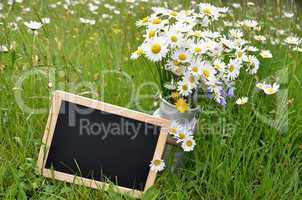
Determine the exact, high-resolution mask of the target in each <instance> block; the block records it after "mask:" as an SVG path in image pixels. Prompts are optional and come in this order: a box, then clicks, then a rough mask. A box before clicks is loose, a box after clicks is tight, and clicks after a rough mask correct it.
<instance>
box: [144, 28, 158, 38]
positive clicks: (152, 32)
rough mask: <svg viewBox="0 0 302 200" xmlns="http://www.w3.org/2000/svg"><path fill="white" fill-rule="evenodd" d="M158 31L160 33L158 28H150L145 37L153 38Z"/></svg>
mask: <svg viewBox="0 0 302 200" xmlns="http://www.w3.org/2000/svg"><path fill="white" fill-rule="evenodd" d="M157 33H158V30H157V29H148V30H147V31H146V34H145V35H144V38H147V39H151V38H153V37H156V36H157Z"/></svg>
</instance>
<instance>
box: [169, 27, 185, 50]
mask: <svg viewBox="0 0 302 200" xmlns="http://www.w3.org/2000/svg"><path fill="white" fill-rule="evenodd" d="M167 39H168V40H169V44H170V45H171V46H172V47H175V46H179V45H180V44H181V43H182V40H183V37H182V35H181V33H180V32H178V31H176V30H174V29H170V30H169V31H168V32H167Z"/></svg>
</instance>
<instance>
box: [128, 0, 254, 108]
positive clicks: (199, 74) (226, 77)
mask: <svg viewBox="0 0 302 200" xmlns="http://www.w3.org/2000/svg"><path fill="white" fill-rule="evenodd" d="M153 11H154V13H153V14H152V15H151V16H148V17H146V18H144V19H142V20H139V21H138V22H137V26H138V27H144V28H145V29H146V32H145V34H144V38H145V40H144V41H143V43H142V44H141V45H140V46H139V47H138V48H137V50H136V51H135V52H134V53H132V55H131V58H132V59H137V58H139V57H141V56H144V57H146V58H147V59H148V60H150V61H152V62H154V63H155V65H156V68H157V70H158V73H159V76H160V86H161V90H162V96H163V98H165V99H166V100H168V101H169V102H171V103H173V104H175V105H176V108H177V109H178V110H179V112H186V111H187V110H188V108H190V107H194V106H196V104H197V103H198V102H196V101H194V98H193V96H194V94H199V93H203V94H205V95H206V96H207V97H209V98H212V99H214V100H215V101H216V102H218V103H220V104H222V105H224V104H226V97H228V96H233V91H234V83H233V82H234V80H235V79H236V78H237V77H238V76H239V73H240V71H242V70H241V69H242V68H244V70H243V71H245V72H248V73H250V74H251V75H254V74H256V72H257V70H258V68H259V60H258V59H257V58H256V57H255V56H254V55H253V54H252V53H253V50H254V47H252V46H248V42H247V41H246V40H245V39H243V36H244V33H243V32H242V31H241V30H239V29H231V30H230V31H229V32H228V33H223V32H221V31H220V32H219V31H216V30H215V22H216V21H218V20H219V18H221V17H223V16H225V15H226V13H227V12H228V8H218V7H215V6H213V5H211V4H208V3H201V4H199V6H198V8H197V9H195V10H194V9H192V10H181V11H179V12H177V11H174V10H170V9H167V8H153ZM243 23H244V24H243V25H246V27H247V28H249V29H256V28H257V22H256V21H253V20H247V21H243Z"/></svg>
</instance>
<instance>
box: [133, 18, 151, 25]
mask: <svg viewBox="0 0 302 200" xmlns="http://www.w3.org/2000/svg"><path fill="white" fill-rule="evenodd" d="M148 22H149V17H145V18H143V19H141V20H138V21H137V22H136V23H135V25H136V26H137V27H142V26H147V25H148Z"/></svg>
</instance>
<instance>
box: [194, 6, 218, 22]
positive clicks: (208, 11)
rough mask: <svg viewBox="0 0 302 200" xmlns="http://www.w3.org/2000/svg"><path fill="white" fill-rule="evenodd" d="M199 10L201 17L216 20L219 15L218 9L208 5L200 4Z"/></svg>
mask: <svg viewBox="0 0 302 200" xmlns="http://www.w3.org/2000/svg"><path fill="white" fill-rule="evenodd" d="M199 9H200V16H201V17H210V18H213V19H217V18H218V17H219V15H220V14H219V11H218V9H217V8H216V7H215V6H213V5H211V4H209V3H200V4H199Z"/></svg>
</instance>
